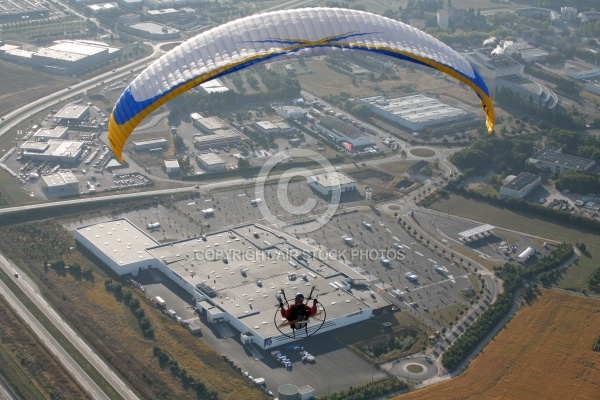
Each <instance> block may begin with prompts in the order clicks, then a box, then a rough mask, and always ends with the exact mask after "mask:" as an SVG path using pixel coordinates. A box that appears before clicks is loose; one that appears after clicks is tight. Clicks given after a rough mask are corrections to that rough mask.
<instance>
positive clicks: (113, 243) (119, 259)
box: [75, 218, 159, 265]
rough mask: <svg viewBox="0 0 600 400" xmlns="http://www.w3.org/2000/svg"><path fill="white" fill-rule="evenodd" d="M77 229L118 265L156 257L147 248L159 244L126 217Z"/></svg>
mask: <svg viewBox="0 0 600 400" xmlns="http://www.w3.org/2000/svg"><path fill="white" fill-rule="evenodd" d="M75 230H76V231H78V232H79V234H80V235H82V236H83V237H85V238H86V239H87V240H88V241H90V242H91V243H92V244H93V245H94V246H96V247H97V248H98V249H99V250H101V251H102V252H104V254H106V255H107V256H108V257H110V258H111V259H112V260H113V261H114V262H115V263H116V264H117V265H127V264H130V263H134V262H138V261H141V260H153V259H154V257H153V256H152V255H151V254H150V253H148V252H147V251H146V248H147V247H150V246H156V245H158V244H159V243H158V242H157V241H155V240H154V239H152V238H151V237H150V236H148V235H147V234H146V233H145V232H143V231H142V230H140V229H139V228H138V227H137V226H135V225H133V224H132V223H131V222H129V221H128V220H127V219H125V218H121V219H116V220H111V221H106V222H101V223H95V224H92V225H88V226H83V227H81V228H76V229H75Z"/></svg>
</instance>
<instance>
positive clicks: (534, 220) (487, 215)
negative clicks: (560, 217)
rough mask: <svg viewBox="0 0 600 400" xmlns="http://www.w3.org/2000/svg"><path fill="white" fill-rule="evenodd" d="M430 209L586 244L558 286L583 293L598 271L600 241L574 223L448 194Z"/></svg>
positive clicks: (532, 233)
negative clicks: (585, 253) (586, 250)
mask: <svg viewBox="0 0 600 400" xmlns="http://www.w3.org/2000/svg"><path fill="white" fill-rule="evenodd" d="M430 207H431V208H432V209H434V210H437V211H442V212H450V214H454V215H458V216H461V217H465V218H471V219H474V220H477V221H480V222H485V223H489V224H492V225H496V226H499V227H502V228H507V229H514V230H516V231H519V232H524V233H527V234H530V235H535V236H540V237H542V238H547V239H550V240H557V241H562V242H568V243H572V244H575V243H576V242H582V243H585V245H586V246H587V249H588V251H589V254H588V255H584V256H582V257H581V258H580V259H579V260H578V261H577V262H576V263H575V264H574V265H573V266H571V267H570V268H569V269H568V270H567V271H566V272H565V273H564V274H563V275H562V277H561V279H560V280H559V281H558V286H559V287H562V288H565V289H573V290H583V289H585V288H586V282H587V280H588V279H589V277H590V275H591V274H592V273H593V272H594V270H595V269H596V268H598V263H597V261H596V260H598V259H600V239H599V236H598V232H597V231H593V230H591V229H586V228H581V227H578V226H576V225H575V224H566V223H557V222H554V221H553V220H551V219H550V218H547V217H542V216H537V215H532V214H528V213H525V212H522V211H519V212H515V211H511V210H509V209H507V208H501V207H496V206H493V205H490V204H488V203H485V202H483V201H475V200H470V199H467V198H464V197H461V196H457V195H450V197H449V198H448V199H443V200H440V201H437V202H436V203H434V204H432V205H431V206H430Z"/></svg>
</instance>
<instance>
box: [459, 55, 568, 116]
mask: <svg viewBox="0 0 600 400" xmlns="http://www.w3.org/2000/svg"><path fill="white" fill-rule="evenodd" d="M508 48H510V46H509V47H508ZM497 50H498V49H497V48H491V47H487V48H483V49H478V50H475V51H473V52H470V53H466V54H464V56H465V58H466V59H467V60H469V62H470V63H471V64H472V65H473V67H474V68H475V69H476V70H477V72H479V74H481V76H482V77H484V78H485V81H486V83H487V85H488V88H489V89H490V91H491V92H492V93H494V92H497V91H498V90H500V89H502V88H506V89H509V90H511V91H512V92H514V93H516V94H518V95H520V96H521V97H523V98H525V99H527V100H531V101H532V102H533V104H536V105H539V106H542V107H547V108H549V109H553V108H554V107H556V106H557V105H558V96H557V95H556V93H554V92H553V91H552V90H551V89H550V88H548V87H547V86H545V85H543V84H541V83H539V82H536V81H533V80H532V79H530V78H528V77H526V76H525V75H524V74H523V73H524V70H525V67H524V66H523V65H522V64H519V63H518V62H516V61H515V60H513V59H512V58H510V57H509V56H507V55H506V54H504V53H503V51H504V50H502V51H497Z"/></svg>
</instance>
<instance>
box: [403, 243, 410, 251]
mask: <svg viewBox="0 0 600 400" xmlns="http://www.w3.org/2000/svg"><path fill="white" fill-rule="evenodd" d="M402 247H404V248H405V249H407V250H410V246H407V245H405V244H403V245H402Z"/></svg>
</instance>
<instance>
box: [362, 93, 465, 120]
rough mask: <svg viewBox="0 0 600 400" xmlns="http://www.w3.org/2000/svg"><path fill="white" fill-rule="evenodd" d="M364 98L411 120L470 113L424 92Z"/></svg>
mask: <svg viewBox="0 0 600 400" xmlns="http://www.w3.org/2000/svg"><path fill="white" fill-rule="evenodd" d="M362 100H363V101H365V102H368V103H369V104H371V105H373V106H375V107H378V108H380V109H382V110H385V111H387V112H389V113H391V114H393V115H396V116H398V117H400V118H402V119H404V120H407V121H411V122H426V121H437V120H444V119H446V118H449V117H458V116H465V117H466V116H468V115H469V113H467V112H466V111H464V110H462V109H460V108H457V107H452V106H450V105H448V104H445V103H443V102H441V101H440V100H438V99H434V98H432V97H429V96H426V95H423V94H415V95H411V96H405V97H397V98H391V99H385V98H384V97H383V96H375V97H370V98H365V99H362Z"/></svg>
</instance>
